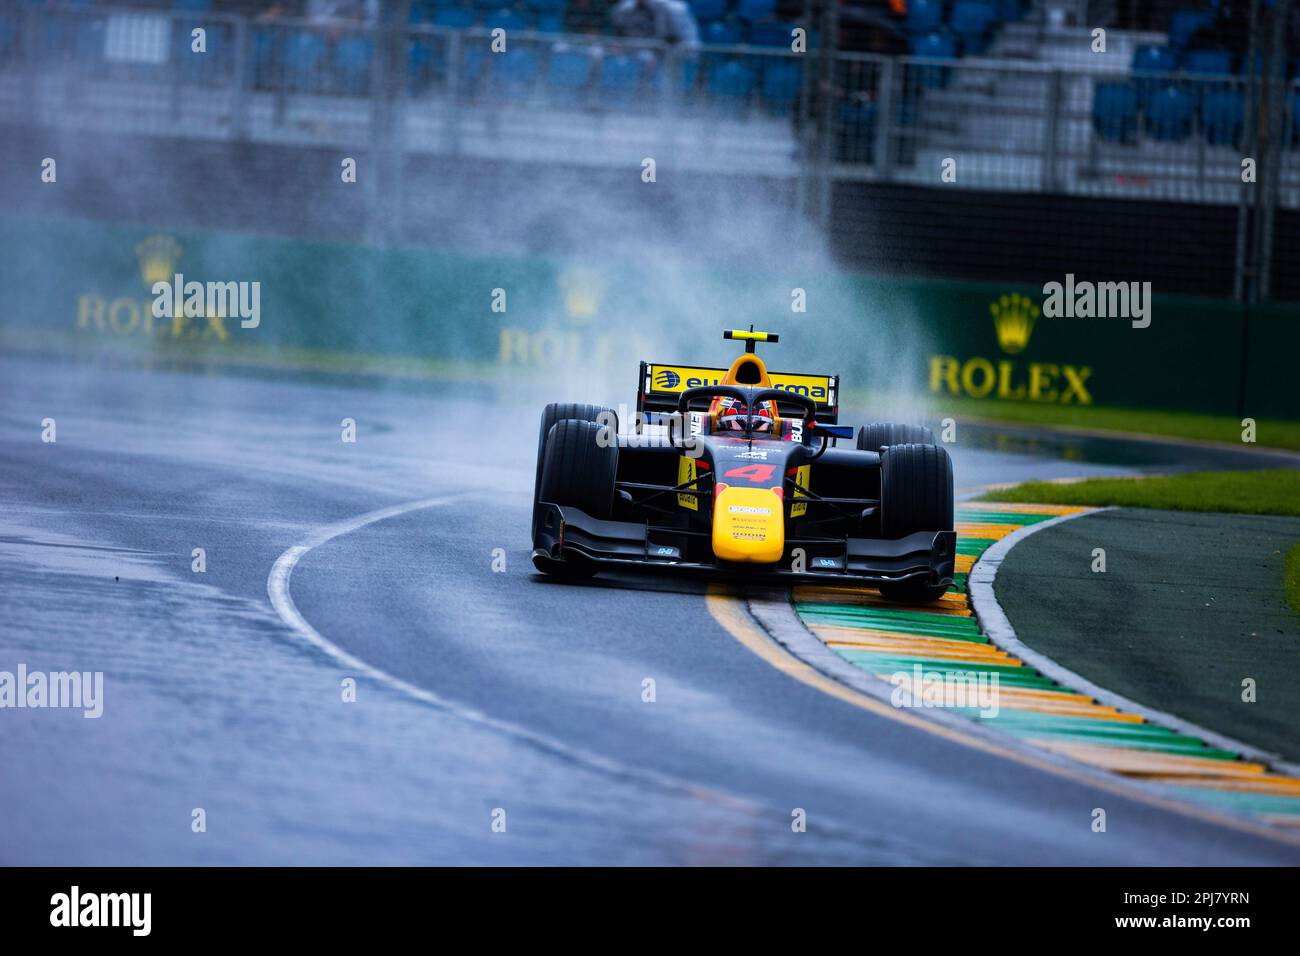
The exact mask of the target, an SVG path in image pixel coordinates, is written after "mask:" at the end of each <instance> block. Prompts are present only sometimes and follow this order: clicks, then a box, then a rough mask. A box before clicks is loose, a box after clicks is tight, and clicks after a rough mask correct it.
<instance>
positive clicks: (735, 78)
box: [708, 60, 755, 112]
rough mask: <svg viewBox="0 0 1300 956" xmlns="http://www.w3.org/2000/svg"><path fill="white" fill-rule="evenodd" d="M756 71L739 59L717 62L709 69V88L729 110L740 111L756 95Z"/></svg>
mask: <svg viewBox="0 0 1300 956" xmlns="http://www.w3.org/2000/svg"><path fill="white" fill-rule="evenodd" d="M754 87H755V78H754V71H753V70H752V69H750V68H749V67H748V66H746V65H745V64H744V63H741V62H740V61H738V60H730V61H728V62H725V63H715V64H713V66H712V67H711V68H710V69H709V74H708V90H709V93H710V94H711V95H712V96H713V98H714V100H715V102H716V103H717V104H718V105H719V106H721V107H722V108H723V109H724V110H726V111H727V112H740V111H741V110H743V109H744V107H745V106H746V105H747V104H748V102H749V100H750V98H751V97H752V96H753V95H754Z"/></svg>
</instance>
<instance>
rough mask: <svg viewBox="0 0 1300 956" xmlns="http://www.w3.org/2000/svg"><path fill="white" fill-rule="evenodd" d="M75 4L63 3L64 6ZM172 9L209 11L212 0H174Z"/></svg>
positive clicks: (190, 11)
mask: <svg viewBox="0 0 1300 956" xmlns="http://www.w3.org/2000/svg"><path fill="white" fill-rule="evenodd" d="M73 5H74V4H63V6H73ZM75 6H85V4H75ZM172 9H173V10H178V11H183V12H186V13H207V12H208V11H209V10H211V9H212V0H172Z"/></svg>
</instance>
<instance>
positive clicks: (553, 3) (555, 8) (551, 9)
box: [525, 0, 569, 16]
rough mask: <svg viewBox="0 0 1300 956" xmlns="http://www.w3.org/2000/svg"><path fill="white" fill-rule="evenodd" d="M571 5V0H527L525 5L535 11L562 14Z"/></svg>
mask: <svg viewBox="0 0 1300 956" xmlns="http://www.w3.org/2000/svg"><path fill="white" fill-rule="evenodd" d="M568 5H569V0H527V3H526V4H525V6H527V7H528V9H529V10H531V11H533V13H539V14H540V13H545V14H551V15H552V16H554V15H562V14H563V13H564V11H565V9H566V8H567V7H568Z"/></svg>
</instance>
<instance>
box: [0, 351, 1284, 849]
mask: <svg viewBox="0 0 1300 956" xmlns="http://www.w3.org/2000/svg"><path fill="white" fill-rule="evenodd" d="M0 396H2V401H0V449H2V453H0V502H2V503H3V509H2V510H0V589H2V593H3V595H4V598H3V615H0V669H3V670H13V669H14V668H15V667H16V665H17V664H19V663H25V664H26V665H27V666H28V668H29V670H37V669H44V670H68V669H77V670H88V671H103V672H104V674H105V700H104V715H103V717H102V718H100V719H98V720H88V719H83V718H82V716H81V714H80V712H77V711H68V710H21V711H18V710H4V711H0V724H2V730H0V767H2V768H3V769H2V770H0V862H2V863H29V864H101V865H102V864H162V863H181V864H217V863H220V864H233V863H247V864H292V863H304V864H322V863H331V864H392V863H422V864H423V863H428V864H437V863H523V864H538V863H559V864H605V863H610V864H629V863H635V864H667V863H703V864H727V863H736V864H749V863H791V864H986V863H989V864H1075V863H1084V864H1107V863H1110V864H1148V865H1149V864H1169V865H1177V864H1201V863H1211V864H1253V863H1286V864H1295V863H1297V862H1300V848H1297V847H1296V846H1295V845H1294V844H1289V843H1286V842H1283V841H1282V840H1280V839H1279V840H1274V839H1270V838H1268V837H1261V836H1256V835H1253V834H1250V833H1243V832H1240V831H1238V830H1233V829H1229V828H1226V827H1223V826H1220V825H1217V824H1215V823H1213V822H1207V821H1206V820H1203V819H1196V818H1192V817H1188V816H1185V815H1183V814H1180V813H1177V812H1171V811H1170V810H1168V809H1163V808H1161V807H1158V806H1154V805H1152V804H1150V803H1148V802H1145V801H1142V800H1138V799H1131V798H1129V797H1127V796H1124V795H1121V794H1117V793H1115V792H1113V791H1111V790H1109V789H1103V788H1099V787H1097V786H1094V785H1093V784H1091V783H1089V782H1088V781H1087V780H1086V779H1083V778H1073V777H1071V776H1069V775H1060V774H1053V773H1047V772H1044V771H1043V770H1041V769H1038V768H1036V767H1033V766H1029V765H1026V764H1023V763H1018V762H1014V761H1011V760H1007V759H1005V758H1004V757H1001V756H998V755H996V754H993V753H989V752H987V751H984V750H980V749H977V748H972V747H969V746H966V745H963V744H962V743H959V742H956V741H954V740H951V739H947V738H945V737H942V736H939V735H935V734H931V733H928V732H926V731H925V730H923V729H918V728H917V727H915V726H911V725H909V724H906V723H903V722H899V721H897V720H893V719H890V718H889V717H888V716H882V715H881V714H879V713H873V712H871V711H868V710H864V709H862V708H857V707H853V706H850V705H849V704H846V703H845V702H844V701H843V700H840V699H837V698H836V697H834V696H831V695H829V694H827V693H825V692H824V691H822V690H819V689H818V688H817V687H816V686H810V685H809V684H807V683H803V682H800V681H797V680H793V679H791V677H790V676H789V675H788V674H786V673H784V672H783V671H781V670H780V669H778V668H775V667H773V666H772V665H771V664H770V663H769V662H768V661H767V660H765V659H763V658H762V657H760V656H759V655H757V654H755V653H754V652H753V651H752V650H751V649H750V648H748V647H747V646H745V644H744V643H742V642H741V641H740V640H737V638H736V637H735V636H734V634H733V633H732V632H731V631H730V630H728V629H727V628H725V627H724V626H722V624H720V623H719V620H718V618H717V617H716V616H715V615H713V614H711V613H710V611H709V608H708V602H706V599H705V591H706V586H705V584H704V583H702V582H698V581H695V580H691V579H676V578H668V579H663V578H649V579H647V578H637V577H619V578H610V579H604V578H598V579H597V580H596V581H594V582H591V583H586V584H579V585H575V584H566V583H559V582H555V581H552V580H549V579H544V578H542V577H541V576H539V575H537V574H536V573H535V572H534V571H533V569H532V566H531V564H530V563H529V561H528V541H527V531H526V529H527V526H528V504H529V495H530V492H531V478H532V454H533V448H532V445H533V441H534V435H535V427H536V425H535V422H536V415H537V408H538V406H537V405H536V404H530V403H524V402H519V401H514V400H507V401H498V400H497V399H498V398H499V397H500V394H499V393H497V392H493V391H491V390H480V391H477V392H466V391H465V390H463V389H462V390H458V391H456V392H453V391H451V390H450V389H448V388H445V387H443V388H440V387H431V386H423V385H415V384H412V383H403V382H395V383H376V382H350V381H342V380H339V379H324V380H322V379H311V378H306V377H294V376H287V375H284V374H262V375H247V374H246V375H204V374H195V373H192V372H159V371H152V372H145V371H143V370H130V369H121V368H112V367H88V366H84V365H74V364H63V363H58V362H54V361H50V360H36V359H18V358H5V359H0ZM507 397H510V396H507ZM554 397H555V398H571V399H577V400H593V399H597V398H602V397H603V398H606V399H613V400H614V401H619V400H627V396H623V395H609V396H596V395H587V394H573V395H566V396H554ZM345 417H351V418H354V419H355V420H356V421H357V423H358V440H357V442H356V443H355V444H345V443H343V442H341V441H340V421H341V419H343V418H345ZM45 418H54V419H55V420H56V422H57V441H56V442H55V443H53V444H46V443H42V442H41V441H40V432H41V422H42V420H43V419H45ZM846 418H848V416H846ZM963 439H964V440H963ZM953 453H954V458H955V461H956V466H957V475H958V483H959V485H961V486H962V487H964V488H971V487H975V486H978V485H983V484H986V483H990V482H997V481H1015V480H1020V479H1022V478H1026V477H1052V476H1057V475H1070V474H1084V473H1122V472H1124V471H1126V470H1134V469H1138V470H1140V469H1144V468H1151V469H1156V470H1167V469H1169V468H1170V467H1171V464H1172V463H1174V462H1177V463H1178V464H1179V465H1184V466H1194V467H1215V466H1221V467H1229V466H1231V467H1251V466H1255V465H1264V464H1275V462H1274V461H1272V460H1271V459H1270V458H1269V457H1268V456H1266V455H1262V454H1257V453H1248V452H1242V453H1233V452H1221V451H1214V450H1207V449H1196V450H1186V449H1177V448H1174V447H1173V446H1165V445H1162V446H1144V445H1141V444H1139V443H1127V442H1125V443H1108V442H1104V441H1097V440H1094V439H1081V438H1074V437H1070V438H1053V437H1050V436H1044V435H1041V434H1035V433H1031V432H1027V431H1024V432H1008V433H1004V434H994V433H990V432H982V431H979V430H976V429H973V428H972V429H968V430H966V431H964V432H963V433H962V434H961V435H959V441H958V443H957V445H956V446H955V447H954V448H953ZM196 547H202V548H204V549H205V550H206V555H207V571H206V572H205V573H203V574H196V573H193V572H192V571H191V568H190V565H191V551H192V549H193V548H196ZM496 548H501V549H503V550H504V556H505V561H506V569H505V570H504V571H503V572H498V571H494V570H493V559H494V558H493V551H494V549H496ZM347 677H353V678H355V679H356V681H357V700H356V702H354V703H344V702H343V701H342V699H341V691H340V682H341V681H343V680H344V678H347ZM647 678H649V679H652V680H653V681H654V682H655V692H656V694H655V696H656V699H655V701H654V702H653V703H647V702H644V701H643V699H642V694H643V681H645V680H646V679H647ZM1099 806H1100V807H1104V808H1106V810H1107V813H1108V821H1109V827H1108V831H1107V832H1106V833H1104V834H1098V833H1093V832H1092V830H1091V826H1090V824H1091V821H1092V816H1091V814H1092V810H1093V808H1095V807H1099ZM195 808H202V809H203V811H204V814H205V818H206V830H205V832H194V830H193V829H192V826H191V821H192V814H193V811H194V809H195ZM795 808H800V809H802V810H804V811H805V812H806V814H807V832H804V833H796V832H793V830H792V828H791V813H792V811H793V810H794V809H795ZM498 809H499V810H503V811H504V819H505V821H506V827H505V832H503V833H502V832H493V828H492V822H493V819H494V811H495V810H498ZM497 819H501V817H500V814H498V815H497Z"/></svg>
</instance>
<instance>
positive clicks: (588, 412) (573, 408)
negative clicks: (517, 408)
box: [533, 402, 618, 535]
mask: <svg viewBox="0 0 1300 956" xmlns="http://www.w3.org/2000/svg"><path fill="white" fill-rule="evenodd" d="M603 412H608V413H609V416H610V420H611V421H612V422H613V425H614V431H615V432H617V431H618V415H617V414H615V412H614V410H613V409H612V408H605V407H604V406H601V405H587V404H583V403H581V402H552V403H551V404H549V405H547V406H546V407H545V408H544V409H542V421H541V425H540V426H539V427H538V429H537V471H536V473H535V474H534V476H533V510H534V511H536V510H537V502H538V501H540V500H541V497H540V496H541V492H542V462H543V460H544V459H545V456H546V437H547V436H548V435H549V434H550V433H551V429H552V428H553V427H554V426H555V425H556V423H557V422H562V421H567V420H569V419H576V420H577V421H580V422H594V421H598V420H599V418H600V415H601V414H602V413H603ZM536 533H537V527H536V525H534V526H533V534H534V535H535V534H536Z"/></svg>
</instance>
